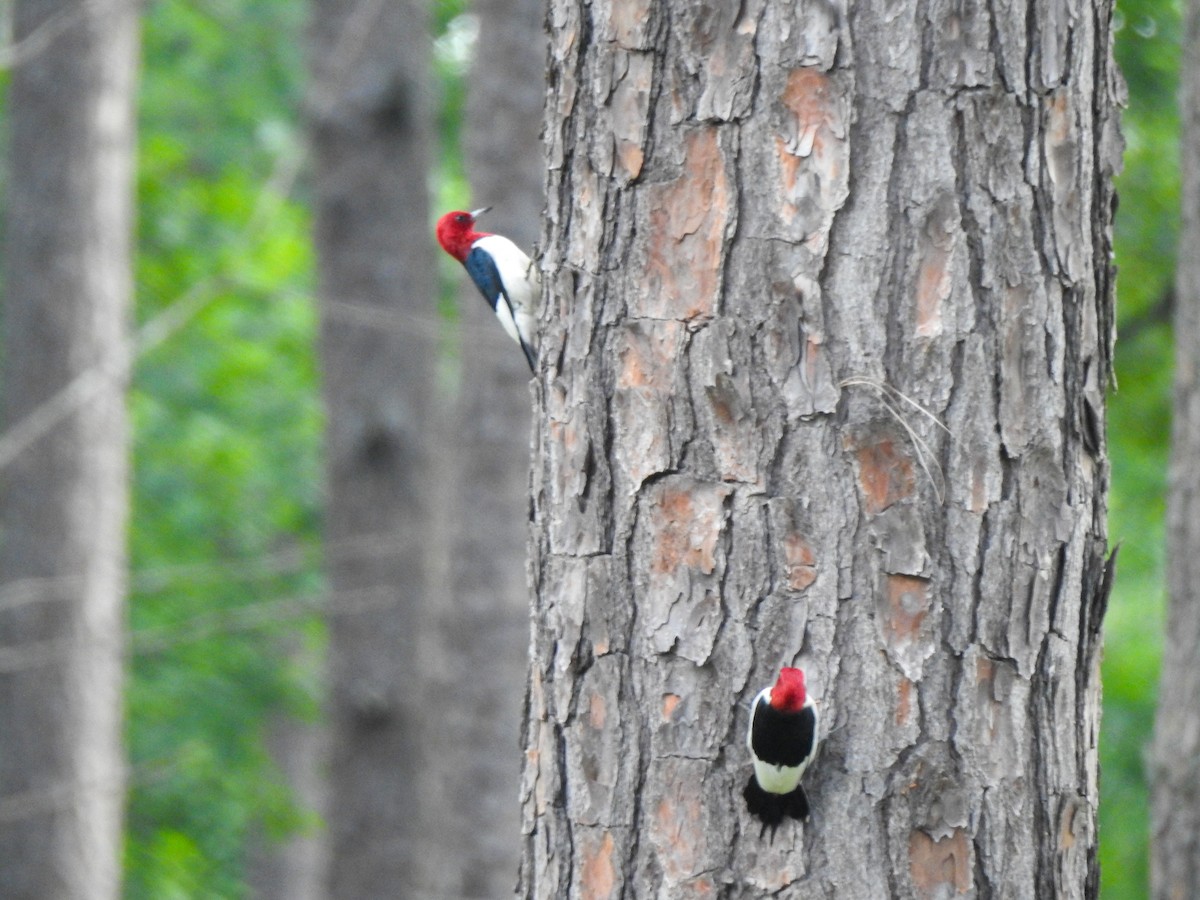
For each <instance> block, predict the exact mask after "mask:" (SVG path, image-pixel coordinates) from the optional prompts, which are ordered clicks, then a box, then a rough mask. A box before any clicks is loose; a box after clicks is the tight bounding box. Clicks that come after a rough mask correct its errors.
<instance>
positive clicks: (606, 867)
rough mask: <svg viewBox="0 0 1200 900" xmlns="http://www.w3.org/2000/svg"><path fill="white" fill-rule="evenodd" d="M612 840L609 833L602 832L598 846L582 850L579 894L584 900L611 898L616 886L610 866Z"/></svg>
mask: <svg viewBox="0 0 1200 900" xmlns="http://www.w3.org/2000/svg"><path fill="white" fill-rule="evenodd" d="M612 855H613V839H612V834H611V833H610V832H607V831H606V832H604V837H603V838H601V839H600V844H599V846H597V847H595V848H594V849H591V850H590V852H589V850H588V849H585V850H584V856H583V872H582V884H581V891H580V893H581V894H582V895H583V897H584V898H585V900H604V898H606V897H611V896H612V893H613V887H614V886H615V885H616V873H614V872H613V864H612Z"/></svg>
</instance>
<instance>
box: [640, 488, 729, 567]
mask: <svg viewBox="0 0 1200 900" xmlns="http://www.w3.org/2000/svg"><path fill="white" fill-rule="evenodd" d="M710 499H711V498H710ZM723 499H724V495H723V494H722V495H718V496H716V500H717V502H716V503H712V502H709V503H705V504H704V505H703V506H701V507H697V505H696V504H695V503H694V502H693V496H692V493H691V491H686V490H678V489H672V488H666V489H664V490H663V491H662V492H661V493H660V494H659V496H658V501H657V503H655V505H654V514H655V515H654V519H655V523H654V524H655V529H656V531H657V535H658V537H657V542H656V547H655V550H656V552H655V554H654V560H653V562H652V568H653V571H654V572H655V573H657V574H660V575H661V574H664V573H667V572H674V571H675V570H676V569H678V568H679V567H680V566H686V567H688V568H692V569H699V570H700V571H701V572H703V573H704V574H705V575H710V574H712V572H713V570H714V569H715V568H716V565H717V560H716V549H717V538H718V536H719V535H720V533H721V501H722V500H723Z"/></svg>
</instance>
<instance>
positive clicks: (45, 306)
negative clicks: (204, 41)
mask: <svg viewBox="0 0 1200 900" xmlns="http://www.w3.org/2000/svg"><path fill="white" fill-rule="evenodd" d="M13 36H14V39H15V41H17V42H18V46H22V47H25V48H26V49H29V48H32V47H33V46H34V45H35V44H36V45H37V48H38V49H37V52H36V53H32V52H31V53H28V54H25V55H22V56H21V57H20V58H19V62H18V64H17V66H16V68H15V69H14V71H13V73H12V81H11V84H10V87H9V95H8V110H9V123H8V127H9V134H10V142H9V157H8V167H9V168H8V177H7V178H6V179H5V181H6V191H7V202H8V209H7V215H6V222H5V228H6V231H5V253H4V277H5V302H4V311H3V332H4V348H3V383H2V388H3V412H2V414H0V433H8V432H10V430H11V429H14V428H16V427H18V426H21V425H23V424H25V423H27V422H29V421H30V418H29V417H31V416H35V415H37V414H38V413H39V412H40V411H42V410H44V409H46V408H47V406H46V404H48V403H51V402H54V398H58V399H59V400H61V399H63V398H64V397H67V396H70V395H71V394H70V393H63V392H64V390H66V389H68V387H69V386H74V387H73V388H72V390H74V391H75V393H76V395H79V396H84V395H85V396H86V398H87V400H86V402H85V403H83V404H81V405H79V407H78V408H76V409H75V410H74V411H73V412H71V413H70V414H69V415H66V416H64V417H63V419H62V421H61V423H60V424H59V425H57V426H56V427H54V428H53V429H52V430H50V431H49V432H48V433H46V434H44V435H43V436H42V437H41V438H40V439H38V440H35V441H34V442H33V443H32V444H31V445H30V446H28V447H26V448H25V450H24V451H23V452H21V453H19V455H17V456H16V457H15V459H13V460H12V461H11V463H9V464H7V465H6V466H5V467H4V469H3V471H0V528H2V531H0V596H4V597H8V598H9V599H10V600H11V601H12V602H10V603H6V604H4V606H3V607H2V608H0V640H2V641H3V644H4V648H5V649H6V650H7V651H12V652H11V653H7V654H6V656H7V658H8V659H9V660H12V661H13V665H11V666H9V667H6V670H5V671H3V672H2V673H0V809H2V810H3V812H2V813H0V896H4V897H6V898H33V900H44V898H48V897H54V898H56V900H57V898H63V900H74V898H114V897H117V896H118V895H119V893H120V885H121V827H122V808H123V804H124V786H125V778H124V763H123V754H122V741H121V729H122V700H121V691H122V686H123V681H124V669H123V663H122V650H123V634H124V626H125V607H124V600H125V524H126V519H127V514H128V503H129V500H128V494H129V474H128V472H129V462H128V455H129V435H128V431H129V429H128V421H127V417H126V411H125V388H126V383H127V379H128V366H129V358H128V338H129V334H128V326H129V314H130V303H131V296H132V278H131V253H132V247H131V244H132V240H131V239H132V229H133V203H132V196H133V158H134V135H135V131H134V116H133V99H134V90H135V82H136V66H137V51H138V17H137V7H136V5H134V4H132V3H128V2H125V0H87V2H85V0H77V2H67V0H21V2H19V3H17V4H16V7H15V15H14V35H13ZM22 41H25V43H23V44H21V43H19V42H22ZM43 41H44V43H43ZM21 588H26V589H29V590H24V591H23V590H20V589H21ZM23 596H24V598H25V599H22V597H23Z"/></svg>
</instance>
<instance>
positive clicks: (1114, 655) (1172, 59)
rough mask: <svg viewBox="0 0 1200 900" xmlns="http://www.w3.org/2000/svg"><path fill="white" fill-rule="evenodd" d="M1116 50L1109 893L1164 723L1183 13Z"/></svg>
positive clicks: (1153, 16) (1139, 819) (1136, 885)
mask: <svg viewBox="0 0 1200 900" xmlns="http://www.w3.org/2000/svg"><path fill="white" fill-rule="evenodd" d="M1116 24H1117V25H1118V26H1120V31H1118V33H1117V42H1116V54H1117V60H1118V62H1119V64H1120V66H1121V69H1122V72H1123V73H1124V75H1125V78H1126V80H1127V82H1128V84H1129V108H1128V110H1127V111H1126V113H1125V116H1124V121H1123V131H1124V134H1125V138H1126V154H1125V172H1124V174H1123V175H1122V176H1121V178H1120V180H1119V181H1118V189H1119V190H1120V196H1121V205H1120V209H1119V211H1118V214H1117V228H1116V245H1117V246H1116V255H1117V263H1118V265H1119V266H1120V276H1119V278H1118V281H1117V293H1118V301H1119V302H1118V333H1119V334H1120V335H1121V339H1120V340H1119V341H1118V342H1117V357H1116V368H1117V379H1118V383H1119V385H1120V390H1118V391H1117V392H1116V393H1114V394H1113V395H1112V397H1111V398H1110V405H1109V441H1110V451H1111V456H1112V474H1113V489H1112V493H1111V495H1110V503H1109V530H1110V534H1111V537H1112V539H1113V540H1114V541H1120V542H1121V556H1120V563H1119V567H1118V578H1117V581H1116V585H1115V588H1114V591H1113V596H1112V599H1111V603H1110V607H1109V613H1108V619H1107V622H1106V625H1105V636H1106V637H1105V656H1104V667H1103V676H1104V721H1103V726H1102V730H1101V736H1100V758H1101V790H1100V799H1101V803H1100V864H1101V891H1102V894H1103V896H1105V897H1111V898H1115V900H1124V898H1132V897H1144V896H1147V895H1148V893H1149V866H1148V859H1149V836H1148V835H1149V812H1148V789H1147V784H1146V771H1145V764H1144V752H1145V750H1146V747H1147V745H1148V743H1149V741H1150V738H1151V735H1152V732H1153V727H1154V703H1155V696H1156V693H1157V683H1158V670H1159V663H1160V660H1161V656H1162V628H1163V610H1164V604H1165V597H1164V593H1165V588H1164V578H1163V516H1164V507H1165V494H1166V470H1167V456H1168V448H1169V442H1170V417H1171V408H1170V404H1171V353H1172V343H1171V330H1170V322H1169V306H1168V297H1169V292H1170V287H1171V284H1172V281H1173V278H1174V270H1175V245H1176V240H1177V235H1178V220H1179V173H1178V160H1179V115H1178V108H1177V105H1176V87H1177V85H1178V67H1179V58H1180V40H1181V24H1180V4H1179V3H1178V2H1176V0H1121V2H1120V3H1119V5H1118V15H1117V20H1116Z"/></svg>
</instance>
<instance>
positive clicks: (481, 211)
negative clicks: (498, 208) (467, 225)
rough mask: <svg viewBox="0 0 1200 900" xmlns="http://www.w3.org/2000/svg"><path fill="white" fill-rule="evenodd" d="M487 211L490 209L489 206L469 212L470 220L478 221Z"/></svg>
mask: <svg viewBox="0 0 1200 900" xmlns="http://www.w3.org/2000/svg"><path fill="white" fill-rule="evenodd" d="M489 209H491V207H490V206H485V207H483V208H482V209H474V210H471V218H472V219H478V218H479V217H480V216H482V215H483V214H484V213H485V212H487V211H488V210H489Z"/></svg>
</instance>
